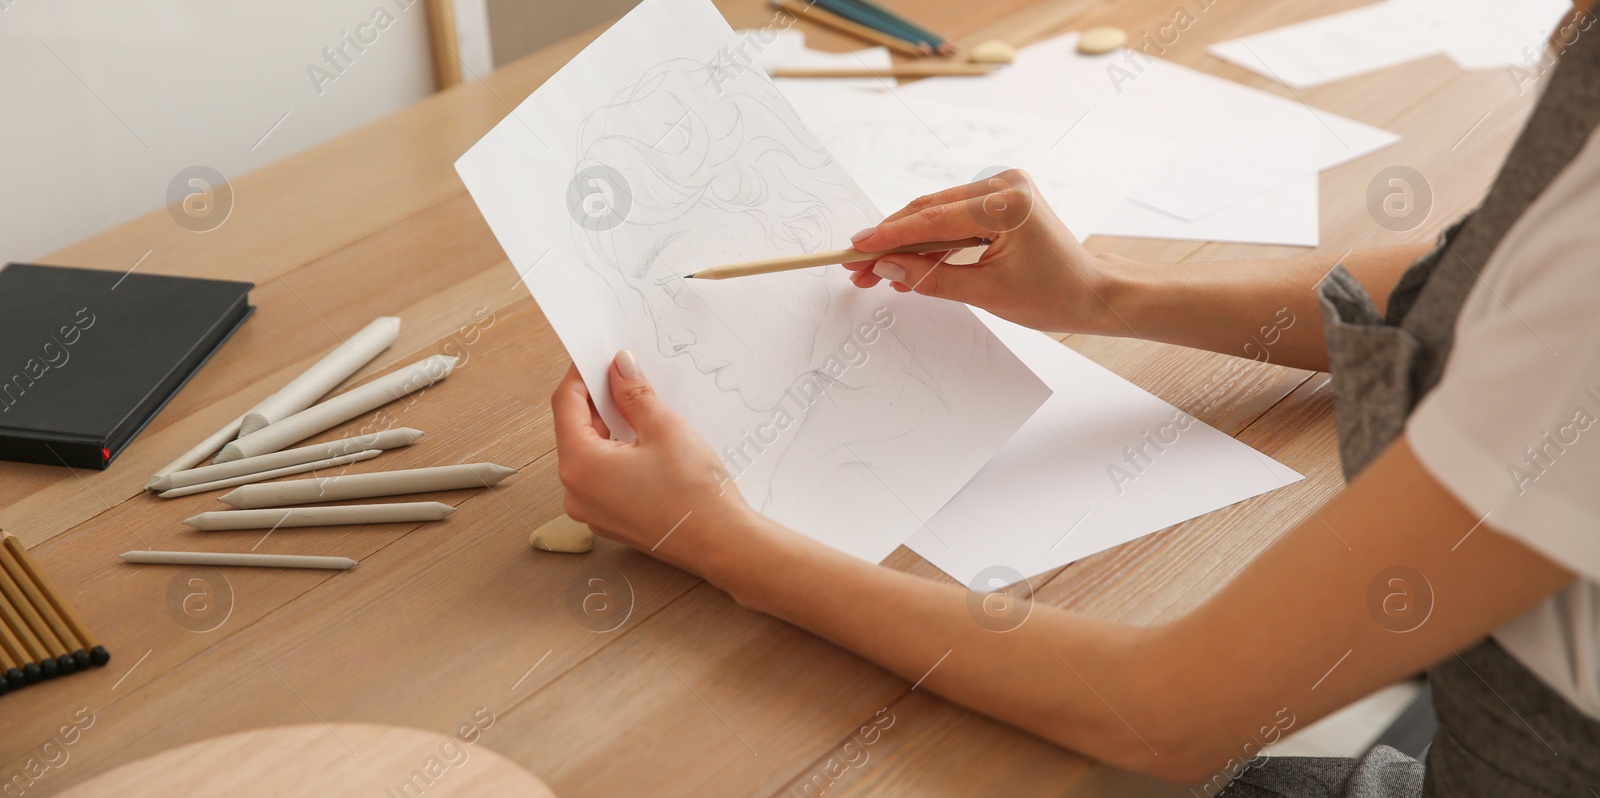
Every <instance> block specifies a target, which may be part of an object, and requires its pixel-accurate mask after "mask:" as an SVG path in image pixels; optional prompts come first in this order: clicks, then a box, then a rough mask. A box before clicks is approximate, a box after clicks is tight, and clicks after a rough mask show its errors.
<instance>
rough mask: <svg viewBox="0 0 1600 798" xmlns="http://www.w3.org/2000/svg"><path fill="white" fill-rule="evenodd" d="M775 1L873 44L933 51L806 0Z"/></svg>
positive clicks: (918, 53)
mask: <svg viewBox="0 0 1600 798" xmlns="http://www.w3.org/2000/svg"><path fill="white" fill-rule="evenodd" d="M774 2H775V4H776V5H777V6H778V7H779V8H782V9H783V10H785V11H788V12H789V13H791V14H794V15H795V16H797V17H799V18H801V19H809V20H811V21H813V22H816V23H818V24H820V25H826V26H827V27H830V28H833V29H834V30H837V31H841V32H843V33H848V34H850V35H852V36H856V37H859V38H862V39H866V40H867V41H869V42H872V43H873V44H880V45H883V46H884V47H887V48H889V49H891V50H894V51H895V52H897V53H900V54H902V55H915V56H924V55H931V54H932V52H933V51H932V49H931V48H930V49H929V50H926V51H924V50H922V49H919V48H918V47H917V46H916V45H914V44H912V43H911V42H908V41H906V40H904V39H901V38H900V37H898V36H891V35H889V34H887V33H884V32H883V31H880V30H877V29H874V28H870V27H867V26H866V25H862V24H860V23H858V22H852V21H850V20H848V19H845V18H844V17H841V16H839V15H838V14H835V13H833V12H832V11H829V10H827V9H824V8H819V7H817V6H814V5H812V4H810V3H807V2H805V0H774Z"/></svg>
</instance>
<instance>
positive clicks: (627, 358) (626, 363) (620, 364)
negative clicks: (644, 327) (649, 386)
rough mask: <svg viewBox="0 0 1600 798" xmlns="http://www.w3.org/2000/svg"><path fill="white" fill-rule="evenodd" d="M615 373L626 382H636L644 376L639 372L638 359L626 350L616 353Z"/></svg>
mask: <svg viewBox="0 0 1600 798" xmlns="http://www.w3.org/2000/svg"><path fill="white" fill-rule="evenodd" d="M617 373H618V374H621V375H622V378H623V379H626V380H637V379H639V378H640V377H643V376H644V372H642V371H640V370H639V361H638V359H637V358H635V357H634V356H633V353H632V352H629V351H628V350H626V349H624V350H622V351H621V352H618V353H617Z"/></svg>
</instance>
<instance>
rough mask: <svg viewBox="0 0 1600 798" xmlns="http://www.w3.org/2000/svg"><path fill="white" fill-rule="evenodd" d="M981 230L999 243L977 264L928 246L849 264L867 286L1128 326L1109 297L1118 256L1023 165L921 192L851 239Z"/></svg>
mask: <svg viewBox="0 0 1600 798" xmlns="http://www.w3.org/2000/svg"><path fill="white" fill-rule="evenodd" d="M973 236H977V237H981V238H987V239H990V240H991V241H992V242H993V243H991V244H990V245H989V246H988V247H987V248H986V249H985V250H984V252H983V256H982V257H981V258H979V259H978V261H977V262H976V263H972V264H954V263H949V262H947V259H948V258H949V256H950V255H952V254H953V253H950V252H930V253H927V254H921V255H916V254H896V255H885V256H884V257H882V258H878V259H877V260H872V261H858V262H855V263H847V264H845V267H846V268H848V269H850V270H851V271H852V272H854V274H852V275H851V281H852V282H854V283H855V284H856V285H857V286H859V287H861V288H871V287H872V286H875V285H877V284H878V283H879V282H880V281H884V280H887V281H889V282H890V283H891V284H892V285H893V286H894V289H895V290H896V291H900V292H908V291H915V292H917V293H919V294H926V295H928V296H934V297H939V298H942V299H949V300H954V301H957V302H965V303H967V304H969V305H974V306H977V307H980V308H983V309H984V310H987V311H989V312H991V313H993V314H995V315H996V316H1000V317H1001V318H1004V319H1008V320H1010V321H1013V322H1016V323H1018V324H1021V325H1024V326H1027V327H1032V328H1034V329H1037V330H1047V331H1051V332H1086V333H1106V332H1110V331H1112V330H1116V329H1119V328H1120V327H1121V326H1122V325H1120V324H1119V323H1117V319H1116V312H1115V311H1113V310H1112V309H1111V306H1110V305H1109V304H1108V301H1107V300H1108V298H1109V297H1108V296H1107V294H1108V292H1109V287H1110V285H1111V282H1112V281H1111V280H1109V279H1108V277H1109V275H1110V274H1111V272H1112V270H1113V268H1114V264H1113V262H1112V258H1110V257H1102V256H1097V255H1093V254H1091V253H1090V252H1089V251H1088V250H1086V249H1084V247H1083V245H1082V244H1080V243H1079V242H1078V240H1077V238H1075V237H1074V236H1073V235H1072V232H1071V231H1069V230H1068V229H1067V227H1066V225H1065V224H1063V223H1062V222H1061V220H1060V219H1059V218H1057V217H1056V215H1055V212H1054V211H1052V210H1051V209H1050V206H1049V205H1047V204H1046V203H1045V201H1044V198H1043V197H1041V196H1039V192H1038V188H1037V187H1036V186H1035V185H1034V183H1033V180H1032V179H1031V178H1029V177H1028V175H1027V173H1025V172H1022V171H1021V170H1017V169H1011V170H1007V171H1005V172H1001V173H1000V174H998V175H995V176H994V177H990V178H986V179H984V180H979V181H977V182H975V183H968V184H967V185H964V186H956V187H955V188H951V189H946V190H944V191H940V192H938V193H936V194H929V195H927V196H924V197H920V198H918V199H916V200H915V201H913V202H912V203H911V204H910V205H907V206H906V207H905V208H903V209H901V210H899V211H897V212H895V213H894V214H892V215H890V216H889V218H887V219H885V220H884V221H883V222H881V223H879V224H878V226H876V227H872V228H868V229H866V230H863V231H861V232H859V233H857V234H856V235H854V236H852V237H851V241H852V242H853V243H854V245H855V248H856V249H859V250H862V251H866V252H882V251H885V250H890V249H894V248H896V247H901V246H906V245H910V244H918V243H924V242H929V241H948V240H955V239H960V238H969V237H973Z"/></svg>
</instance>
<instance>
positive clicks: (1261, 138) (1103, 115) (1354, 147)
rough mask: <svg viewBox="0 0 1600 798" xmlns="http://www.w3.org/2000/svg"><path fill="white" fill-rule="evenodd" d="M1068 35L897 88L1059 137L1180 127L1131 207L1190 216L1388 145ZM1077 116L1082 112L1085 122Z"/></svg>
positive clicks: (1368, 132) (1330, 118) (1283, 104)
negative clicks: (981, 70) (1091, 51)
mask: <svg viewBox="0 0 1600 798" xmlns="http://www.w3.org/2000/svg"><path fill="white" fill-rule="evenodd" d="M1076 42H1077V34H1066V35H1064V36H1059V37H1056V38H1053V39H1048V40H1046V41H1043V42H1039V43H1037V44H1034V45H1031V46H1029V47H1025V48H1023V49H1022V51H1021V52H1019V53H1018V55H1017V61H1016V63H1014V64H1012V65H1011V66H1010V67H1008V68H1006V69H1003V70H999V71H997V72H996V73H995V74H993V75H988V76H985V77H981V78H971V77H960V78H954V77H943V78H930V79H927V80H921V81H917V82H916V83H913V84H910V85H908V86H904V87H902V88H901V89H900V92H901V93H902V94H904V95H906V96H908V97H913V98H919V99H921V98H926V99H931V100H936V101H942V102H947V103H951V104H957V105H963V106H969V107H974V108H993V109H998V110H1002V111H1009V112H1012V113H1018V114H1027V115H1031V116H1036V117H1039V118H1042V119H1045V120H1047V121H1049V122H1052V123H1054V125H1055V126H1056V129H1057V130H1060V131H1062V132H1065V131H1067V130H1069V129H1071V127H1072V126H1073V125H1077V124H1081V123H1083V122H1084V121H1085V120H1087V119H1098V120H1100V121H1101V122H1110V123H1114V124H1116V125H1117V126H1120V127H1124V128H1127V129H1132V130H1144V131H1164V130H1171V131H1181V133H1182V136H1181V137H1180V138H1179V139H1178V146H1177V149H1176V151H1175V152H1174V153H1173V154H1172V156H1171V157H1170V158H1168V159H1167V161H1166V163H1164V164H1163V165H1162V166H1161V167H1160V168H1158V169H1157V170H1156V172H1155V174H1154V176H1153V177H1152V178H1151V179H1150V180H1148V181H1146V182H1145V184H1144V185H1142V186H1140V187H1139V188H1138V189H1137V190H1135V191H1134V193H1133V194H1132V197H1131V198H1132V199H1134V200H1137V201H1139V202H1141V203H1143V204H1145V205H1147V206H1149V207H1152V208H1155V209H1156V210H1159V211H1162V212H1164V213H1167V214H1170V215H1172V216H1176V217H1178V218H1180V219H1196V218H1199V217H1201V216H1205V215H1206V214H1209V213H1212V212H1214V211H1217V210H1220V209H1222V208H1225V207H1227V206H1229V205H1233V204H1235V203H1237V202H1240V201H1242V200H1246V199H1250V198H1252V197H1257V196H1260V195H1261V194H1264V193H1266V192H1268V191H1270V190H1272V189H1275V188H1280V187H1282V186H1283V185H1285V184H1287V183H1289V182H1291V181H1294V180H1296V179H1299V178H1301V177H1304V176H1306V175H1309V174H1314V173H1316V172H1318V171H1320V170H1323V169H1327V168H1330V167H1333V166H1337V165H1338V164H1341V163H1344V162H1346V161H1349V160H1352V159H1355V158H1358V157H1360V156H1362V155H1366V154H1367V153H1370V152H1372V151H1374V150H1377V149H1380V148H1382V147H1386V146H1389V145H1391V144H1393V143H1394V142H1396V141H1399V138H1400V137H1399V136H1397V135H1395V134H1393V133H1390V132H1388V131H1385V130H1380V129H1378V128H1375V127H1372V126H1370V125H1365V124H1362V123H1360V122H1356V121H1354V120H1351V119H1346V118H1344V117H1342V116H1338V115H1336V114H1331V113H1328V112H1327V111H1323V110H1320V109H1316V108H1313V107H1311V106H1308V105H1305V104H1303V103H1300V102H1296V101H1294V100H1290V99H1285V98H1282V97H1277V96H1274V95H1271V94H1267V93H1266V92H1261V91H1257V90H1255V89H1252V88H1249V87H1246V86H1241V85H1239V84H1237V83H1233V82H1232V81H1228V80H1224V79H1222V78H1218V77H1214V76H1212V75H1207V74H1205V73H1202V72H1197V71H1195V70H1192V69H1189V68H1187V67H1183V66H1179V65H1177V64H1174V63H1172V62H1170V61H1164V60H1162V59H1160V58H1154V57H1151V56H1148V55H1145V54H1144V53H1142V52H1139V51H1131V50H1126V49H1123V50H1118V51H1115V52H1112V53H1107V54H1105V55H1099V56H1087V55H1080V54H1078V53H1077V52H1075V50H1074V47H1075V45H1076ZM1086 115H1087V116H1086Z"/></svg>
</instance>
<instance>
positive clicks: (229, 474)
mask: <svg viewBox="0 0 1600 798" xmlns="http://www.w3.org/2000/svg"><path fill="white" fill-rule="evenodd" d="M421 437H422V430H415V429H411V428H410V427H401V428H399V429H386V430H384V431H382V432H372V433H367V434H365V435H357V436H355V437H354V438H340V439H339V440H336V441H328V442H327V443H317V444H312V445H310V446H302V447H300V448H298V449H285V450H283V451H281V452H273V453H272V454H264V455H261V456H260V457H246V458H245V459H243V460H234V461H231V462H227V463H221V464H218V465H208V466H201V467H200V468H191V469H188V470H186V471H175V472H173V473H171V474H167V475H166V476H163V477H161V478H160V479H157V480H153V481H152V482H151V483H150V484H149V485H147V486H146V487H148V488H149V489H150V490H172V489H173V488H185V487H188V486H190V485H199V484H200V483H202V482H216V481H217V480H221V479H232V478H234V477H242V476H244V475H246V474H259V473H261V472H263V471H271V470H273V469H277V468H284V467H286V466H292V465H300V464H301V463H310V462H312V461H315V460H326V459H328V458H330V457H340V456H343V455H347V454H355V453H356V452H365V451H368V450H371V449H379V450H382V451H388V450H389V449H398V448H400V447H402V446H410V445H411V444H413V443H416V442H417V439H418V438H421ZM219 448H220V447H219ZM239 484H243V483H239Z"/></svg>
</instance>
